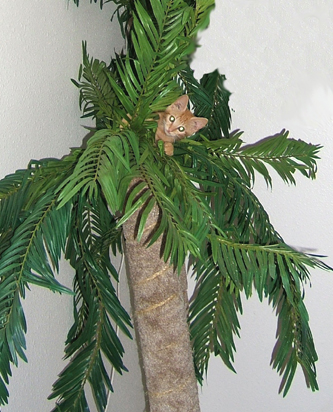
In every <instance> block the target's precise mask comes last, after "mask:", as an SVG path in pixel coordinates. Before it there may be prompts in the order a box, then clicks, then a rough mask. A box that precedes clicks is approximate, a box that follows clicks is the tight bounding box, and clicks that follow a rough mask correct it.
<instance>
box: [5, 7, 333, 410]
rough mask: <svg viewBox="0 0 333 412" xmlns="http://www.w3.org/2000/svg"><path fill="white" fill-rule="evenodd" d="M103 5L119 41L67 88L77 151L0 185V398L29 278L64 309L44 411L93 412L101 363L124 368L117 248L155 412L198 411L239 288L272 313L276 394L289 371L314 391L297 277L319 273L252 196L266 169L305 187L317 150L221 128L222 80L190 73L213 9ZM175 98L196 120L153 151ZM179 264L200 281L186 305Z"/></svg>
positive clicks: (227, 344) (225, 123)
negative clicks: (85, 129) (60, 362)
mask: <svg viewBox="0 0 333 412" xmlns="http://www.w3.org/2000/svg"><path fill="white" fill-rule="evenodd" d="M74 1H75V2H76V3H78V0H74ZM94 1H95V2H97V0H94ZM114 3H115V4H116V5H117V6H118V9H117V17H118V21H119V22H120V24H121V27H122V31H123V34H124V36H125V37H126V39H127V48H126V50H124V51H123V52H122V53H121V54H119V55H117V56H116V58H115V59H113V60H112V61H111V62H110V64H106V63H104V62H101V61H98V60H97V59H93V58H91V57H89V55H88V53H87V46H86V44H84V45H83V64H82V66H81V69H80V73H79V79H78V80H77V81H75V84H76V85H77V86H78V87H79V90H80V103H81V107H82V110H83V116H85V117H89V116H90V117H93V118H94V119H95V120H96V128H94V129H93V130H92V131H91V132H92V133H91V137H90V138H89V140H88V142H87V145H86V147H83V148H79V149H75V150H72V152H71V153H70V154H69V155H67V156H65V157H64V158H62V159H61V160H56V159H43V160H41V161H31V162H30V164H29V165H28V167H27V169H26V170H18V171H17V172H15V173H14V174H12V175H9V176H6V177H5V178H4V179H2V180H1V181H0V199H1V201H0V209H1V213H0V228H1V238H0V282H1V285H0V322H1V323H0V348H1V357H0V374H1V377H0V403H1V404H5V403H7V402H8V392H7V389H6V385H7V383H8V379H9V376H10V375H11V365H12V364H14V365H16V366H17V364H18V359H19V358H22V359H24V360H26V358H25V354H24V350H25V337H24V335H25V331H26V322H25V317H24V313H23V309H22V305H21V300H22V299H23V298H24V296H25V290H26V288H27V287H29V284H36V285H39V286H43V287H46V288H48V289H51V290H52V291H56V292H59V293H70V294H72V295H73V302H74V305H73V306H74V322H73V326H72V327H71V329H70V331H69V333H68V337H67V341H66V347H65V356H66V358H68V365H67V367H66V368H65V369H64V370H63V371H62V372H61V373H60V375H59V379H58V380H57V381H56V382H55V384H54V387H53V392H52V394H51V395H50V398H56V399H57V400H56V406H55V409H54V411H71V412H75V411H89V406H88V403H87V400H86V396H85V387H86V384H88V383H89V384H90V386H91V389H92V393H93V395H94V399H95V403H96V406H97V409H98V411H104V410H105V408H106V405H107V399H108V394H109V391H111V390H112V382H111V380H110V377H109V375H108V373H107V366H106V365H107V364H108V363H111V365H112V366H113V368H114V369H115V370H116V371H117V372H119V373H123V371H126V367H125V365H124V363H123V352H124V351H123V347H122V344H121V339H120V336H121V337H122V338H123V337H131V328H132V321H131V317H130V316H129V314H128V313H126V311H125V310H124V308H123V307H122V305H121V302H120V301H119V299H118V296H117V292H116V287H115V284H116V283H117V282H118V280H119V278H118V273H117V270H116V269H115V267H114V266H113V264H112V258H111V257H110V256H111V255H116V254H117V253H123V252H125V255H126V257H127V265H128V269H129V276H128V278H129V286H130V291H131V294H132V302H133V308H132V309H133V315H132V318H133V323H134V325H135V331H136V334H137V339H138V344H139V350H140V356H141V359H142V366H143V368H142V369H143V376H144V381H145V386H146V387H145V389H146V394H147V408H150V410H151V411H165V410H172V411H176V410H182V411H183V412H186V411H197V410H199V409H200V408H199V402H198V396H197V385H196V380H198V381H199V382H201V381H202V380H203V378H204V376H205V373H206V371H207V368H208V363H209V359H210V356H211V354H214V355H215V356H220V357H221V359H222V360H223V362H224V363H225V364H226V365H227V366H228V367H229V368H230V369H231V370H234V368H233V365H232V362H233V359H234V351H235V344H234V335H238V334H239V323H238V313H241V312H242V304H241V293H242V292H244V293H245V296H246V297H249V296H251V294H252V292H253V289H255V290H256V292H257V293H258V296H259V298H260V300H262V299H263V298H264V297H265V298H268V299H269V301H270V302H271V304H272V306H273V307H274V308H275V309H276V311H277V315H278V335H277V343H276V346H275V348H274V351H273V355H272V365H273V368H275V369H277V371H278V372H279V373H280V374H281V375H282V382H281V387H280V390H281V391H283V394H284V395H285V394H286V393H287V392H288V390H289V388H290V385H291V383H292V379H293V376H294V374H295V371H296V368H297V366H298V365H300V366H301V367H302V369H303V372H304V375H305V379H306V383H307V385H308V386H309V387H310V388H311V389H312V390H316V389H317V388H318V386H317V381H316V369H315V362H316V360H317V354H316V351H315V347H314V343H313V339H312V335H311V331H310V328H309V322H308V320H309V319H308V314H307V311H306V308H305V306H304V300H303V297H304V296H303V285H304V283H305V282H306V281H307V279H308V278H309V269H311V268H313V267H320V268H324V269H328V267H327V266H326V265H325V264H324V263H322V262H321V261H320V260H318V259H317V258H316V257H315V256H312V255H307V254H304V253H301V252H299V251H296V250H294V249H293V248H291V247H289V246H288V245H286V244H285V243H284V241H283V239H282V237H281V236H280V235H279V234H278V233H277V232H276V230H275V229H274V228H273V226H272V225H271V223H270V221H269V217H268V215H267V213H266V212H265V210H264V208H263V206H262V205H261V203H260V201H259V200H258V199H257V197H256V196H255V195H254V193H253V192H252V190H251V188H252V185H253V182H254V178H255V174H256V173H259V174H261V175H262V176H263V177H264V179H265V180H266V182H267V184H268V185H271V176H270V173H269V169H268V168H267V166H269V167H270V168H272V169H274V170H275V171H276V172H277V173H278V174H279V175H280V177H281V178H282V179H283V180H284V181H285V182H288V183H295V178H294V174H295V172H300V173H301V174H303V175H304V176H305V177H308V178H314V177H315V174H316V159H317V158H318V157H317V156H318V151H319V149H320V147H319V146H318V145H311V144H307V143H305V142H303V141H301V140H293V139H289V138H288V133H287V132H286V131H284V130H283V131H282V132H280V133H278V134H276V135H274V136H272V137H270V138H266V139H264V140H262V141H259V142H258V143H257V144H255V145H248V146H245V145H244V144H243V142H242V140H241V136H242V133H241V132H239V131H236V132H230V130H231V127H230V110H229V107H228V99H229V92H228V91H227V90H226V89H225V88H224V80H225V78H224V76H223V75H221V74H219V73H218V71H214V72H212V73H208V74H205V75H204V76H203V77H202V79H200V80H197V79H195V77H194V74H193V71H192V70H191V68H190V57H191V54H192V53H193V51H194V50H195V39H196V34H197V32H198V30H200V29H203V28H204V27H205V26H206V25H207V24H208V19H209V13H210V11H211V9H212V8H213V6H214V1H213V0H197V1H195V0H136V1H134V0H133V1H132V0H114ZM102 5H103V0H101V6H102ZM185 93H186V94H187V95H188V96H189V97H190V102H191V107H192V108H193V110H194V112H195V114H196V115H197V116H203V117H206V118H208V119H209V121H208V125H207V127H206V128H205V129H203V130H202V131H201V132H200V133H198V134H197V135H195V136H193V137H191V138H189V139H186V140H182V141H180V142H178V143H177V144H176V145H175V152H174V155H173V156H167V155H166V154H165V153H164V150H163V142H158V144H157V145H156V144H155V139H154V136H155V130H156V113H157V112H159V111H163V110H164V109H165V108H166V107H167V106H168V105H169V104H171V103H172V102H173V101H175V100H176V98H177V97H178V96H180V95H181V94H185ZM110 252H112V253H110ZM63 255H64V256H65V258H66V259H68V261H69V262H70V264H71V265H72V267H73V268H74V281H73V289H72V290H69V289H67V288H65V287H64V286H62V285H61V284H59V283H58V282H57V280H56V277H55V273H54V272H56V271H57V270H58V264H59V260H60V258H61V257H62V256H63ZM187 258H188V262H189V265H190V266H191V268H192V272H193V276H194V278H195V282H196V286H195V291H194V294H193V296H192V297H191V299H190V303H189V305H188V299H187V286H186V280H187V279H186V273H185V272H184V265H185V261H186V259H187ZM118 330H120V333H118Z"/></svg>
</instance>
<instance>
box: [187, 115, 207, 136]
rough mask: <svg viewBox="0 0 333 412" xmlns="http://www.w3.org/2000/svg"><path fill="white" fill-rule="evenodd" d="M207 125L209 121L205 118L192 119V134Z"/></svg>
mask: <svg viewBox="0 0 333 412" xmlns="http://www.w3.org/2000/svg"><path fill="white" fill-rule="evenodd" d="M207 123H208V119H206V118H205V117H192V118H191V129H192V130H191V131H192V134H193V133H196V132H197V131H198V130H200V129H202V128H204V127H205V126H206V124H207Z"/></svg>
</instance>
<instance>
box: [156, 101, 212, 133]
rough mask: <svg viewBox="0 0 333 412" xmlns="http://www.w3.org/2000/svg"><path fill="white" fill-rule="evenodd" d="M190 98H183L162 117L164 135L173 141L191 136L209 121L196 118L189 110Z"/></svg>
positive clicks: (168, 108) (172, 105) (169, 107)
mask: <svg viewBox="0 0 333 412" xmlns="http://www.w3.org/2000/svg"><path fill="white" fill-rule="evenodd" d="M187 103H188V96H186V95H184V96H181V97H180V98H179V99H178V100H176V101H175V102H174V103H172V104H171V105H170V106H168V107H167V109H166V110H165V112H163V114H161V115H160V120H161V122H160V124H161V126H162V127H163V129H164V130H163V131H164V133H165V134H166V135H167V136H168V137H170V138H172V139H173V140H181V139H184V138H185V137H188V136H191V135H192V134H194V133H196V132H197V131H198V130H200V129H202V128H203V127H205V126H206V124H207V119H205V118H203V117H195V116H193V113H191V111H190V110H188V109H187Z"/></svg>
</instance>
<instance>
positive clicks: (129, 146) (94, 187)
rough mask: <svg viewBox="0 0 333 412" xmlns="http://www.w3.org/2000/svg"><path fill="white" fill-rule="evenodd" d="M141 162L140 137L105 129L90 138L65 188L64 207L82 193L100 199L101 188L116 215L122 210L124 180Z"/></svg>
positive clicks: (63, 187)
mask: <svg viewBox="0 0 333 412" xmlns="http://www.w3.org/2000/svg"><path fill="white" fill-rule="evenodd" d="M138 160H139V146H138V138H137V136H136V135H135V134H134V133H133V132H132V131H130V130H127V129H125V130H122V131H119V130H118V131H117V130H111V129H101V130H98V131H97V132H95V134H94V135H93V136H92V137H91V138H90V139H89V141H88V145H87V148H86V150H85V151H84V153H83V155H82V156H81V157H80V159H79V161H78V162H77V164H76V167H75V169H74V171H73V174H72V175H70V176H69V177H68V178H67V180H65V181H64V182H63V183H62V184H61V186H60V189H61V193H60V195H59V200H60V205H59V207H62V206H63V205H64V204H66V203H67V202H68V201H69V200H70V199H71V198H72V197H73V196H75V195H76V194H77V193H78V192H79V191H81V192H82V193H83V194H84V193H86V192H87V193H88V196H89V197H90V198H96V195H97V193H98V191H99V185H100V186H102V188H103V191H104V195H105V197H106V198H107V201H108V203H109V205H110V207H111V208H112V210H113V212H114V213H115V212H116V211H118V210H120V208H121V206H122V201H123V199H124V196H125V194H126V189H127V187H126V186H125V185H122V182H123V181H124V180H123V179H124V177H126V175H129V174H131V173H132V170H133V169H134V168H135V167H136V164H137V162H138Z"/></svg>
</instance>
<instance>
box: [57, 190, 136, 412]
mask: <svg viewBox="0 0 333 412" xmlns="http://www.w3.org/2000/svg"><path fill="white" fill-rule="evenodd" d="M74 202H75V203H74V211H75V212H74V213H73V214H72V227H73V230H72V231H71V234H70V237H69V240H68V243H67V250H66V257H67V259H69V261H70V263H71V265H72V266H73V267H74V269H75V271H76V275H75V280H74V292H75V297H74V324H73V326H72V328H71V330H70V331H69V333H68V337H67V342H66V343H67V346H66V350H65V353H66V358H68V359H69V363H68V365H67V366H66V368H65V369H64V370H63V371H62V372H61V373H60V375H59V379H58V380H57V381H56V382H55V384H54V386H53V393H52V394H51V395H50V397H49V398H50V399H53V398H58V400H57V402H56V408H55V409H54V411H68V412H69V411H71V412H75V411H81V410H87V411H89V407H88V403H87V400H86V396H85V389H86V388H85V386H86V384H90V387H91V390H92V392H93V395H94V399H95V402H96V406H97V408H98V411H104V410H105V407H106V403H107V393H108V391H110V390H112V385H111V381H110V377H109V374H108V372H107V366H106V365H105V360H104V357H105V358H106V359H107V361H108V363H110V364H111V365H112V367H113V368H115V370H116V371H117V372H119V373H122V372H123V371H125V370H126V368H125V366H124V364H123V360H122V356H123V353H124V350H123V347H122V344H121V342H120V339H119V337H118V335H117V332H116V327H119V328H120V329H121V330H122V332H123V333H125V334H126V335H127V336H128V337H130V336H131V335H130V332H129V329H128V328H129V327H130V325H131V323H130V318H129V315H128V314H127V313H126V311H125V310H124V309H123V307H122V305H121V304H120V302H119V300H118V297H117V293H116V290H115V288H114V286H113V284H112V282H111V278H110V276H113V277H114V278H115V279H116V281H117V280H118V274H117V271H116V269H115V268H114V266H113V265H112V263H111V260H110V247H114V246H115V247H116V246H117V245H120V243H119V240H120V231H119V230H118V229H117V228H116V222H115V219H114V218H113V216H112V215H111V214H110V212H109V210H108V208H107V206H106V204H105V203H104V202H103V200H102V198H101V197H100V196H98V197H97V198H96V200H94V199H89V197H88V196H86V195H85V194H82V193H80V194H78V195H76V196H75V197H74ZM74 228H75V230H74ZM114 250H115V249H114ZM74 376H75V378H73V377H74ZM82 408H83V409H82Z"/></svg>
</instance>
